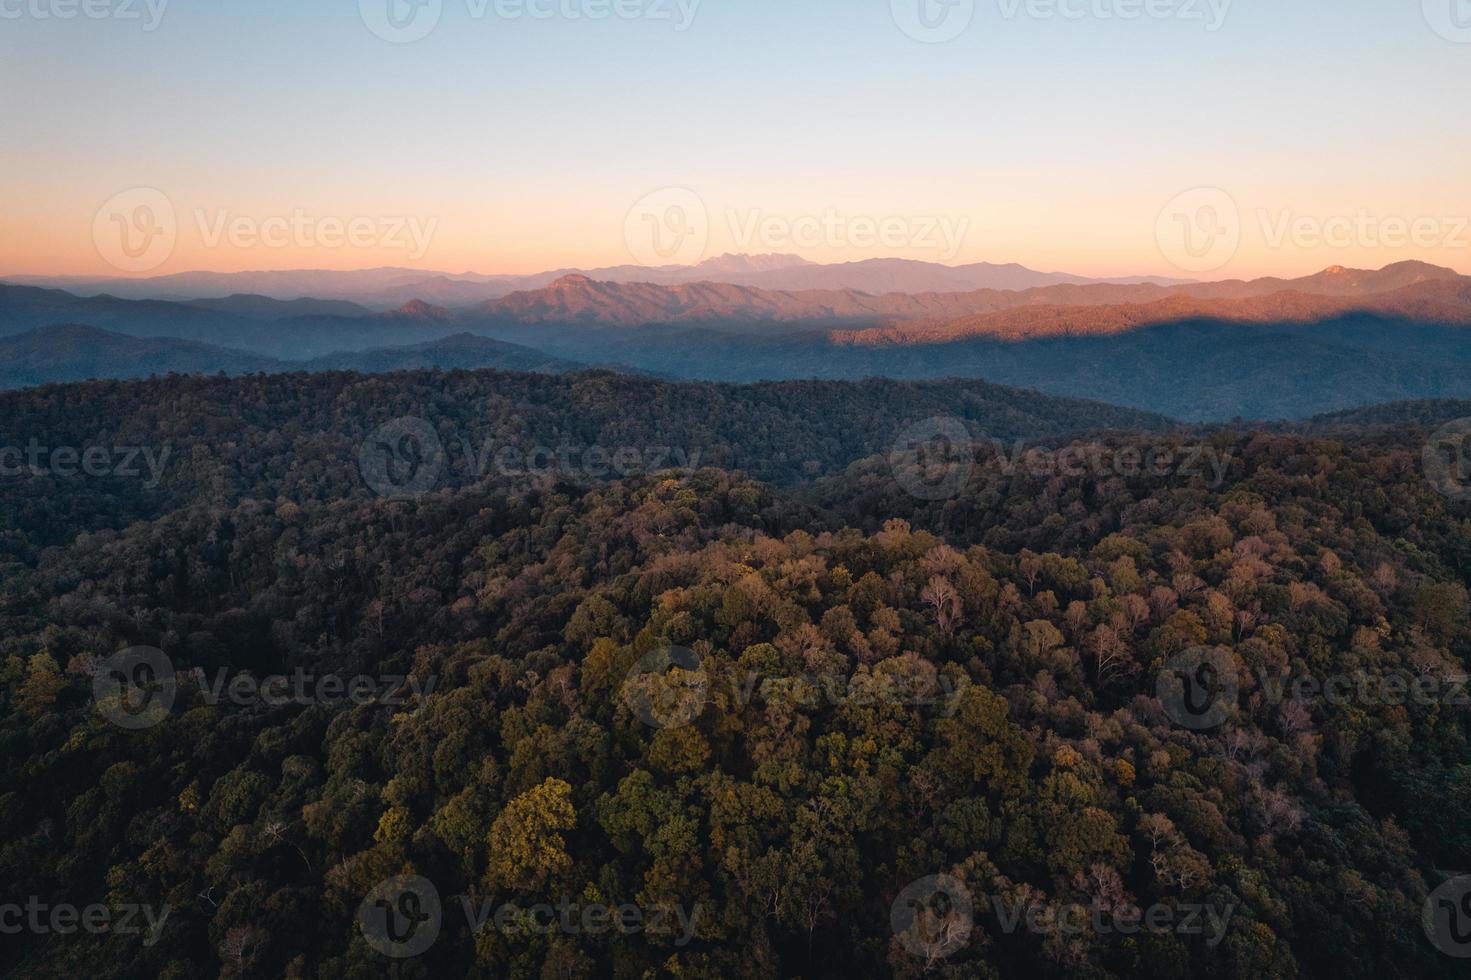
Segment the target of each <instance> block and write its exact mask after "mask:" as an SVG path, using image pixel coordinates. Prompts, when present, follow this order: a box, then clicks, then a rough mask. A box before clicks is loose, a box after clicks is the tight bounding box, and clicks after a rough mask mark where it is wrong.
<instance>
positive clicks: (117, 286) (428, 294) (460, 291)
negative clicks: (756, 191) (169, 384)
mask: <svg viewBox="0 0 1471 980" xmlns="http://www.w3.org/2000/svg"><path fill="white" fill-rule="evenodd" d="M568 275H585V276H587V277H589V278H592V279H597V280H600V281H604V282H620V283H627V282H647V283H654V284H658V285H668V286H673V285H686V284H689V283H694V282H701V281H709V282H722V283H726V284H729V285H741V286H751V287H756V288H763V289H772V290H791V291H802V290H810V289H826V290H847V289H851V290H856V291H859V292H866V293H871V294H878V293H885V292H965V291H970V290H975V289H983V288H991V289H1007V290H1011V289H1027V288H1031V287H1035V286H1045V285H1056V284H1060V283H1077V284H1082V283H1094V282H1138V281H1155V282H1161V283H1169V282H1171V280H1168V279H1158V278H1151V277H1131V278H1127V279H1122V280H1099V279H1091V278H1089V277H1086V276H1077V275H1071V274H1068V273H1049V272H1036V271H1034V270H1032V269H1028V268H1026V267H1025V266H1021V265H1017V264H1015V263H1007V264H992V263H989V262H978V263H972V264H969V265H962V266H947V265H943V264H941V263H938V262H921V261H915V260H908V259H890V258H877V259H866V260H864V261H861V262H846V263H838V264H833V265H823V264H820V263H816V262H810V261H808V260H806V259H803V258H801V257H800V256H796V255H781V254H764V255H744V254H727V255H721V256H717V257H714V258H710V259H706V260H704V261H703V262H700V263H697V264H695V265H689V266H682V265H670V266H653V267H650V266H643V265H619V266H607V267H603V268H594V269H577V268H562V269H551V270H547V271H545V272H538V273H531V274H529V275H481V274H477V273H458V274H457V273H449V272H440V271H434V270H417V269H405V268H393V267H389V268H379V269H364V270H356V271H349V272H337V271H332V270H321V269H316V270H311V269H308V270H291V271H262V272H237V273H217V272H184V273H176V274H173V275H168V276H157V277H152V278H141V279H120V278H86V277H77V276H60V277H59V276H29V275H12V276H6V277H3V278H5V279H6V280H7V281H9V282H13V283H17V284H21V285H30V286H41V287H45V288H54V289H64V290H67V291H69V292H73V293H76V294H79V295H97V294H110V295H114V296H118V297H121V298H128V299H169V300H190V299H200V298H216V297H221V296H226V295H230V294H238V293H248V294H258V295H262V296H266V297H269V298H272V299H278V300H296V299H302V298H315V299H318V300H346V301H351V302H354V303H358V304H361V305H364V306H368V307H373V308H375V309H392V308H394V307H398V306H402V305H403V304H404V303H406V302H409V301H410V300H414V299H422V300H426V301H428V302H431V303H434V304H437V305H440V306H447V307H457V306H474V305H476V304H480V303H485V302H488V301H490V300H494V299H499V298H501V297H503V296H508V295H510V294H512V293H515V292H526V291H532V290H537V289H542V288H545V287H547V286H549V285H551V284H552V283H554V282H556V281H557V280H558V279H561V278H563V277H564V276H568Z"/></svg>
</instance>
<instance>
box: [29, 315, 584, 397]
mask: <svg viewBox="0 0 1471 980" xmlns="http://www.w3.org/2000/svg"><path fill="white" fill-rule="evenodd" d="M586 367H587V365H584V364H579V363H577V362H575V361H565V360H561V359H558V358H555V357H550V356H548V355H546V354H543V353H542V352H541V351H538V350H534V349H532V348H530V347H522V346H520V345H518V344H508V343H505V342H503V341H499V340H492V339H490V338H489V337H476V336H474V335H472V334H456V335H454V336H450V337H445V338H442V339H440V340H435V341H430V342H428V343H422V344H411V345H407V346H403V347H387V348H372V349H369V350H363V351H340V352H338V353H335V354H330V355H327V356H324V357H318V358H313V359H311V360H307V361H285V360H280V359H278V358H273V357H264V356H262V355H259V354H253V353H251V352H249V351H243V350H235V349H232V348H228V347H218V346H215V345H213V344H201V343H197V342H195V341H191V340H181V339H179V338H177V337H130V336H128V335H126V334H120V333H113V332H111V331H108V330H100V329H98V328H96V327H88V326H82V325H79V324H65V325H61V326H55V327H41V328H39V329H36V330H32V331H30V332H28V333H24V334H20V335H17V336H12V337H3V338H0V389H7V388H26V387H30V386H33V385H42V384H53V383H63V382H73V381H88V380H93V379H98V378H113V379H132V378H147V377H152V376H154V375H165V374H216V373H220V374H228V375H239V374H255V373H269V374H279V373H283V372H287V371H357V372H359V373H362V374H387V373H391V372H395V371H412V370H418V369H424V368H441V369H444V370H456V369H463V370H481V369H486V368H493V369H495V370H499V371H520V372H527V373H534V374H562V373H565V372H568V371H577V370H584V369H586Z"/></svg>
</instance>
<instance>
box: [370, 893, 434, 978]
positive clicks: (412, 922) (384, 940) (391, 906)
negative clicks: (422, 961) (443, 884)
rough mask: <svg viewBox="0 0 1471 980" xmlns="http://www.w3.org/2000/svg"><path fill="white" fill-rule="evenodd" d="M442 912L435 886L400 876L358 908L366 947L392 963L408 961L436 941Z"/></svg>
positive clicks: (371, 894)
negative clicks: (396, 960) (394, 960)
mask: <svg viewBox="0 0 1471 980" xmlns="http://www.w3.org/2000/svg"><path fill="white" fill-rule="evenodd" d="M443 919H444V912H443V907H442V905H441V903H440V899H439V890H438V889H437V888H435V887H434V882H432V881H430V880H428V879H427V878H420V877H419V876H417V875H399V876H398V877H395V878H390V879H388V880H387V881H385V882H382V883H381V884H379V885H378V887H377V888H374V889H373V890H372V891H371V892H369V893H368V897H367V898H365V899H363V903H362V905H360V906H359V907H358V925H359V927H360V928H361V930H362V933H363V938H364V939H366V940H367V941H368V945H369V946H371V947H373V948H374V949H376V950H377V951H378V952H380V953H382V954H383V955H384V956H387V957H390V958H392V959H411V958H412V957H415V956H419V955H420V954H422V953H424V952H426V951H427V950H428V949H429V947H430V946H433V945H434V941H435V940H436V939H438V938H439V930H440V926H441V924H442V923H443Z"/></svg>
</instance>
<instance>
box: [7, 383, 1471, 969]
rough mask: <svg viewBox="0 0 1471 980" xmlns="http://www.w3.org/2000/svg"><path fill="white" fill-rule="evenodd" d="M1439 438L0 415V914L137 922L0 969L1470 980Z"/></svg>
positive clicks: (824, 418)
mask: <svg viewBox="0 0 1471 980" xmlns="http://www.w3.org/2000/svg"><path fill="white" fill-rule="evenodd" d="M1458 409H1464V410H1458ZM1465 415H1471V406H1456V405H1450V404H1446V403H1423V404H1418V405H1412V406H1403V407H1399V408H1395V409H1392V410H1386V411H1384V412H1381V413H1378V414H1375V413H1360V414H1359V415H1357V416H1344V417H1338V418H1332V419H1324V420H1317V421H1315V422H1313V423H1310V424H1306V425H1303V426H1300V427H1296V428H1293V427H1286V426H1276V427H1271V428H1265V427H1256V428H1247V427H1234V426H1224V427H1215V428H1212V429H1210V430H1193V429H1187V428H1183V427H1181V426H1178V425H1176V424H1175V423H1173V422H1171V421H1170V420H1169V419H1166V418H1163V417H1160V416H1156V415H1149V414H1146V413H1141V412H1135V411H1130V410H1124V409H1113V408H1109V407H1107V406H1102V405H1097V404H1092V403H1086V402H1078V401H1069V400H1066V399H1058V398H1052V397H1046V396H1042V395H1038V394H1035V393H1029V392H1022V391H1016V390H1011V389H1005V388H999V387H996V386H991V385H987V384H984V383H980V382H928V383H913V384H910V383H901V382H892V381H866V382H792V383H784V384H765V385H750V386H735V385H717V384H673V383H665V382H662V381H658V380H653V379H646V378H637V377H631V376H626V375H617V374H610V373H605V372H590V373H582V374H572V375H563V376H537V375H520V374H500V373H492V372H450V373H440V372H417V373H408V374H395V375H387V376H377V377H363V376H359V375H354V374H346V373H330V374H319V375H272V376H250V377H243V378H232V379H226V378H185V377H170V378H163V379H158V380H155V381H150V382H100V383H94V384H88V385H73V386H54V387H46V388H38V389H32V390H27V391H21V392H12V393H6V394H3V395H0V447H3V448H0V454H3V453H5V452H6V449H8V448H13V449H14V450H15V452H13V453H10V454H9V456H8V457H7V456H5V455H0V465H4V466H7V467H9V468H8V469H6V470H5V471H4V472H3V474H0V488H3V490H4V506H3V509H0V753H3V756H4V759H5V765H4V768H3V775H0V822H3V826H0V832H3V833H0V868H3V871H4V877H5V880H6V888H5V891H4V894H3V895H0V905H4V904H5V903H15V904H16V905H19V906H26V905H27V904H28V903H29V904H31V905H41V906H47V907H54V906H57V905H60V904H64V903H69V904H70V905H73V906H76V907H77V908H79V909H83V910H85V909H87V908H88V907H99V906H100V907H101V909H102V912H99V913H98V914H99V916H111V918H110V919H108V920H107V921H109V922H111V923H112V924H113V926H114V927H113V928H79V927H77V925H76V922H75V921H73V922H72V923H71V926H72V928H70V929H69V930H68V929H64V928H58V927H56V925H55V923H56V919H55V917H54V916H53V917H51V918H50V919H47V918H46V913H45V912H38V913H36V915H37V916H39V918H38V919H37V921H39V922H41V923H42V924H43V925H44V926H45V927H44V928H37V927H35V926H32V927H31V928H29V929H24V930H20V931H17V932H15V933H14V934H8V935H6V937H5V941H4V944H3V946H0V950H3V952H0V970H3V971H4V972H5V973H6V974H7V975H14V976H20V977H51V976H59V975H82V976H95V977H158V978H163V980H175V978H184V977H194V976H212V975H218V976H222V977H232V978H234V977H239V978H257V977H260V978H267V977H283V976H284V977H302V978H305V977H321V978H376V977H381V976H394V977H405V978H417V977H425V978H427V977H439V976H471V977H517V978H548V980H550V978H576V977H619V978H639V977H689V978H697V977H698V978H724V977H751V978H765V977H829V976H830V977H849V976H882V977H903V978H911V977H921V976H933V977H954V978H961V977H965V978H970V977H982V978H986V977H995V978H1000V977H1031V976H1037V977H1059V978H1060V977H1151V978H1153V977H1160V978H1163V977H1182V978H1183V977H1239V978H1259V977H1333V978H1335V980H1354V978H1365V980H1367V978H1376V977H1437V976H1449V975H1453V974H1454V973H1455V971H1457V970H1458V969H1462V968H1463V967H1462V961H1461V960H1460V959H1458V958H1457V957H1464V956H1465V955H1467V954H1468V953H1471V942H1467V941H1466V937H1465V936H1464V934H1463V933H1464V930H1465V929H1466V928H1468V927H1471V916H1467V917H1463V918H1460V919H1457V918H1456V915H1457V909H1458V907H1459V908H1460V909H1464V907H1465V906H1464V904H1463V903H1464V901H1465V897H1464V896H1465V889H1464V887H1463V886H1459V885H1458V880H1459V879H1458V877H1457V876H1459V875H1461V874H1464V873H1466V872H1471V821H1468V819H1467V816H1466V815H1467V813H1471V743H1468V735H1471V726H1468V719H1471V715H1468V703H1467V695H1466V692H1465V684H1464V678H1465V674H1466V667H1467V663H1468V658H1471V630H1468V624H1467V613H1468V609H1471V604H1468V595H1467V580H1468V575H1471V503H1466V502H1463V501H1460V500H1458V499H1456V495H1455V494H1447V493H1445V492H1444V489H1445V488H1444V487H1443V486H1437V484H1436V482H1435V481H1434V480H1430V479H1427V476H1426V473H1425V457H1426V454H1425V453H1424V452H1423V450H1424V447H1425V445H1426V440H1427V438H1429V436H1430V433H1431V432H1432V431H1434V430H1435V429H1437V428H1439V427H1440V426H1442V425H1443V424H1445V423H1446V422H1447V421H1449V420H1451V419H1453V418H1456V417H1460V416H1465ZM405 418H412V419H416V420H419V421H420V422H422V423H424V424H425V425H427V428H419V429H414V428H413V427H412V426H408V427H405V426H403V425H402V424H401V420H403V419H405ZM934 419H943V420H946V422H945V423H944V424H941V425H938V426H935V425H930V426H928V427H926V425H925V423H926V420H934ZM396 425H397V426H398V428H394V427H395V426H396ZM956 427H959V431H960V432H961V433H963V434H966V435H968V436H969V437H970V439H971V440H973V442H972V443H970V444H965V445H957V444H956V443H957V442H958V441H959V440H956V439H953V438H952V439H951V440H950V441H949V443H947V444H944V445H940V444H934V445H931V444H928V443H926V444H924V445H912V444H910V443H908V442H906V438H908V436H912V434H913V433H915V432H916V431H918V432H920V433H922V434H926V435H934V434H936V433H937V432H938V433H941V434H945V433H949V434H950V435H953V434H954V432H955V431H956ZM385 433H386V434H385ZM406 436H413V437H414V438H413V439H407V438H405V437H406ZM411 443H412V445H411ZM506 447H511V448H512V449H513V450H514V453H513V456H512V457H506V456H504V455H502V453H501V450H503V449H504V448H506ZM589 447H598V448H599V450H600V455H599V460H598V462H596V463H594V462H591V461H590V460H591V456H590V454H589V452H588V449H589ZM539 449H546V450H548V452H547V453H544V454H542V455H543V456H544V465H540V466H537V465H531V464H530V463H529V462H528V461H529V460H531V459H533V458H535V457H536V456H537V454H538V450H539ZM89 450H91V451H93V454H92V456H91V457H90V458H91V459H92V460H93V461H94V462H95V463H96V464H97V466H95V467H93V468H92V469H93V470H94V472H89V471H87V467H85V466H83V464H82V462H79V461H85V460H87V459H88V458H89V456H88V452H89ZM380 450H381V451H383V452H386V453H388V454H389V455H390V456H393V457H395V458H394V459H393V460H391V462H394V463H403V464H405V466H406V469H404V470H402V471H400V470H399V469H398V468H396V467H390V469H389V470H386V471H376V470H374V468H373V466H371V465H369V464H368V463H367V462H366V461H367V460H368V459H369V458H370V457H371V456H373V454H374V453H376V452H379V451H380ZM1022 450H1025V451H1022ZM59 451H61V453H62V455H61V456H60V457H59V456H58V453H59ZM27 453H29V454H30V458H27V456H26V454H27ZM400 454H402V456H403V458H402V459H399V458H397V457H398V456H399V455H400ZM620 454H622V455H620ZM73 457H75V458H73ZM59 458H60V459H64V460H65V461H64V462H59V461H58V460H59ZM104 458H105V463H104ZM508 458H511V459H513V460H515V461H519V465H501V464H503V463H504V462H505V460H506V459H508ZM22 459H25V460H26V462H25V464H24V465H22V464H20V463H19V461H20V460H22ZM486 459H491V460H493V461H496V462H493V463H492V464H491V465H484V464H485V460H486ZM620 459H622V460H623V461H624V462H625V463H626V464H627V465H622V466H620V465H617V463H616V461H618V460H620ZM1151 459H1158V460H1167V461H1168V464H1167V465H1161V466H1157V467H1152V466H1149V465H1140V461H1141V460H1151ZM128 460H131V465H124V464H125V463H126V462H127V461H128ZM1191 460H1196V461H1199V463H1200V465H1188V464H1187V461H1191ZM1063 461H1067V462H1063ZM937 468H938V469H939V470H941V471H942V475H941V478H940V479H938V480H937V479H936V478H935V472H934V471H935V470H936V469H937ZM426 472H427V473H428V474H429V476H430V478H429V479H425V480H422V481H421V480H420V475H421V474H424V473H426ZM385 473H388V474H389V475H391V476H392V477H393V479H392V480H391V481H390V483H391V485H390V486H389V487H388V488H387V490H388V492H385V487H384V485H383V481H384V474H385ZM405 474H407V475H405ZM957 474H958V478H955V477H956V475H957ZM952 478H954V479H952ZM404 486H409V487H411V488H412V489H413V491H414V492H411V493H398V492H393V491H394V490H395V489H402V488H403V487H404ZM936 487H939V488H940V490H937V491H936V492H930V491H931V490H935V488H936ZM1202 665H1205V666H1208V667H1209V670H1208V671H1204V672H1203V671H1202V669H1201V668H1202ZM143 668H146V669H143ZM1202 678H1204V679H1205V680H1202ZM358 679H364V680H363V681H362V684H361V685H359V682H358ZM1201 685H1203V688H1202V690H1203V691H1204V693H1205V694H1208V695H1209V697H1208V698H1207V699H1206V700H1205V701H1202V700H1201V697H1200V695H1201V693H1202V690H1197V689H1196V688H1197V687H1200V686H1201ZM355 687H356V688H357V691H356V693H357V694H360V695H364V696H352V695H350V694H346V693H344V689H346V690H347V691H352V690H354V688H355ZM1458 888H1459V889H1460V890H1458ZM123 909H131V910H133V912H134V913H136V914H134V915H132V919H131V924H130V925H128V926H126V927H124V926H123V925H122V923H121V922H120V921H119V910H123ZM1447 909H1449V911H1447ZM26 914H27V915H29V914H30V913H29V912H27V913H26ZM1447 915H1448V916H1449V918H1448V919H1447ZM16 918H17V919H18V918H19V915H17V917H16ZM84 921H85V920H84ZM7 923H8V920H5V919H3V918H0V926H6V925H7ZM405 923H407V925H405ZM408 954H413V955H408Z"/></svg>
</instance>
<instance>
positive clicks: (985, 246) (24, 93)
mask: <svg viewBox="0 0 1471 980" xmlns="http://www.w3.org/2000/svg"><path fill="white" fill-rule="evenodd" d="M420 35H422V36H420ZM1468 92H1471V0H1394V2H1386V0H412V2H411V0H251V2H249V3H240V2H238V0H229V2H227V0H0V131H3V132H4V133H5V134H6V136H5V138H4V139H3V140H0V174H3V179H0V275H6V274H12V275H14V274H45V275H79V276H104V275H162V274H168V273H173V272H182V271H187V270H194V269H209V270H217V271H240V270H246V269H285V268H328V269H354V268H370V267H375V266H407V267H414V268H422V269H435V270H444V271H449V272H454V273H462V272H477V273H487V274H490V273H529V272H535V271H540V270H544V269H552V268H564V267H581V268H595V267H599V266H607V265H619V264H627V263H635V262H643V263H645V264H659V263H662V262H665V261H669V262H676V261H677V262H686V261H697V260H699V259H700V258H705V257H710V256H715V255H719V254H721V253H724V252H747V253H761V252H783V253H796V254H800V255H802V256H803V257H805V258H808V259H812V260H815V261H822V262H836V261H854V260H861V259H868V258H876V257H886V256H899V257H904V258H913V259H922V260H927V261H938V262H946V263H949V264H958V263H965V262H980V261H990V262H1020V263H1022V264H1024V265H1027V266H1030V267H1032V268H1036V269H1043V270H1048V271H1066V272H1070V273H1074V274H1079V275H1094V276H1122V275H1172V276H1177V277H1181V278H1202V279H1209V278H1227V277H1232V276H1257V275H1299V274H1306V273H1309V272H1313V271H1316V270H1318V269H1322V268H1325V267H1327V266H1332V265H1345V266H1351V267H1378V266H1382V265H1385V264H1388V263H1391V262H1396V261H1402V260H1408V259H1418V260H1424V261H1430V262H1435V263H1438V264H1441V265H1447V266H1451V267H1453V268H1456V269H1458V270H1459V271H1461V272H1464V273H1468V274H1471V228H1468V224H1471V221H1468V219H1467V217H1465V216H1471V180H1468V179H1467V177H1468V174H1471V153H1468V150H1471V125H1468V123H1471V99H1468V98H1467V94H1468Z"/></svg>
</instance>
